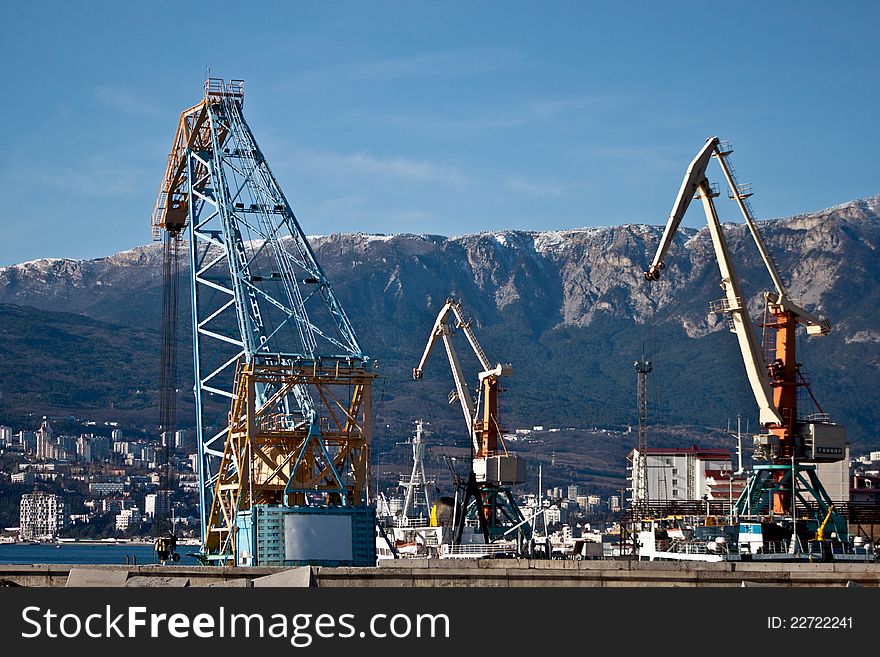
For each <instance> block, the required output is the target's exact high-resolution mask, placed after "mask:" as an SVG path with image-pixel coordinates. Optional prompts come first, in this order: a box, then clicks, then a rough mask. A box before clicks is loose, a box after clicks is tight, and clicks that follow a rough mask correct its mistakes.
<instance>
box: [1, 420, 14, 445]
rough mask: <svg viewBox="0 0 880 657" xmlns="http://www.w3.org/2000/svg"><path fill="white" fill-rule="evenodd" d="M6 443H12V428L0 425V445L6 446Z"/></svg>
mask: <svg viewBox="0 0 880 657" xmlns="http://www.w3.org/2000/svg"><path fill="white" fill-rule="evenodd" d="M7 445H12V429H11V428H10V427H7V426H2V425H0V447H6V446H7Z"/></svg>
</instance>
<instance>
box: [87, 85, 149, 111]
mask: <svg viewBox="0 0 880 657" xmlns="http://www.w3.org/2000/svg"><path fill="white" fill-rule="evenodd" d="M95 98H96V99H97V100H98V102H100V103H102V104H103V105H106V106H107V107H111V108H113V109H117V110H120V111H122V112H124V113H125V114H133V115H135V116H156V115H159V114H160V113H161V112H160V111H159V108H157V107H156V106H155V105H153V104H151V103H150V102H149V101H147V100H145V99H143V98H140V97H138V96H136V95H135V94H133V93H132V92H131V91H129V90H128V89H126V88H125V87H96V88H95Z"/></svg>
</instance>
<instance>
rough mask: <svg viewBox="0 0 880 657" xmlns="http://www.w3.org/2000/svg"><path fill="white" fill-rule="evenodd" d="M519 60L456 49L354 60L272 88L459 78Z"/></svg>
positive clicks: (511, 54) (509, 53)
mask: <svg viewBox="0 0 880 657" xmlns="http://www.w3.org/2000/svg"><path fill="white" fill-rule="evenodd" d="M522 65H523V63H522V57H521V55H519V54H518V53H517V52H515V51H513V50H506V49H502V48H487V47H484V48H456V49H449V50H439V51H433V52H423V53H418V54H412V55H405V56H400V57H388V58H383V59H374V60H370V59H358V60H354V61H347V62H342V63H339V64H334V65H331V66H325V67H323V68H320V69H312V70H309V71H307V72H303V73H299V74H296V75H294V76H293V77H291V78H290V79H289V80H288V81H286V82H281V83H279V84H278V85H276V89H277V90H283V91H288V92H290V91H309V92H314V90H315V89H317V88H324V89H326V88H329V87H336V86H347V85H350V84H352V83H354V82H375V81H381V80H398V79H403V78H412V77H416V78H419V79H425V78H433V79H437V78H462V77H473V76H481V75H488V74H491V73H496V72H498V71H501V70H505V69H512V68H514V67H521V66H522Z"/></svg>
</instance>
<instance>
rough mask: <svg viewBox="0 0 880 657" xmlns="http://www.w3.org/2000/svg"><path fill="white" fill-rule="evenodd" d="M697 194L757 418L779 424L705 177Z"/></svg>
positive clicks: (764, 365) (762, 360) (760, 354)
mask: <svg viewBox="0 0 880 657" xmlns="http://www.w3.org/2000/svg"><path fill="white" fill-rule="evenodd" d="M698 194H699V196H700V200H701V201H702V202H703V210H704V211H705V213H706V218H707V219H708V221H709V234H710V235H711V236H712V245H713V246H714V248H715V256H716V258H717V259H718V269H719V270H720V271H721V287H722V289H723V290H724V299H723V300H722V302H721V309H720V310H722V311H723V312H725V313H729V315H730V318H731V319H732V321H733V332H734V333H736V339H737V342H738V343H739V350H740V353H741V354H742V357H743V364H744V365H745V368H746V376H747V377H748V380H749V385H750V386H751V388H752V393H753V394H754V396H755V401H756V402H757V403H758V419H759V421H760V422H761V424H762V425H764V426H768V425H770V424H779V423H781V422H782V416H781V414H780V413H779V409H778V408H776V405H775V404H774V403H773V391H772V390H771V388H770V381H769V379H768V377H767V365H766V363H765V362H764V356H763V354H762V353H761V350H760V348H759V347H758V338H757V336H756V335H755V328H754V325H753V324H752V318H751V317H750V316H749V312H748V309H747V308H746V304H745V299H744V297H743V293H742V288H741V287H740V284H739V278H738V277H737V275H736V269H735V268H734V266H733V261H732V260H731V259H730V250H729V249H728V248H727V241H726V240H725V238H724V231H723V230H722V228H721V222H720V221H719V220H718V214H717V212H716V211H715V204H714V203H713V202H712V196H711V189H710V188H709V183H708V182H707V181H706V180H705V179H704V180H703V182H702V183H701V185H700V188H699V191H698Z"/></svg>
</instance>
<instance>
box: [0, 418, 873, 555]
mask: <svg viewBox="0 0 880 657" xmlns="http://www.w3.org/2000/svg"><path fill="white" fill-rule="evenodd" d="M90 424H92V425H94V426H93V427H91V428H92V430H91V431H89V432H87V433H80V434H79V435H72V434H68V433H64V432H59V431H56V430H55V429H54V428H53V425H52V422H51V421H50V420H49V419H47V418H45V417H44V418H43V419H42V420H41V421H40V422H39V426H37V427H35V428H34V429H13V428H12V427H8V426H0V500H2V501H3V502H2V507H0V511H2V514H3V515H2V523H0V543H28V542H33V543H51V542H72V541H80V542H93V541H102V542H120V541H122V542H126V541H135V542H152V541H153V540H154V538H155V535H156V533H157V531H156V530H157V529H158V525H159V522H158V521H159V519H161V518H163V517H165V518H168V519H169V520H170V522H171V523H172V526H173V531H174V533H175V534H176V535H177V536H178V537H179V539H180V540H181V542H182V543H186V542H190V543H192V544H193V545H197V544H198V543H199V540H200V527H199V511H198V502H199V499H198V491H199V478H198V463H199V459H198V454H197V452H196V451H195V445H194V443H193V440H192V439H191V438H190V437H189V436H190V432H187V431H184V430H179V431H176V432H175V433H174V434H171V435H167V436H163V438H162V439H161V440H150V439H149V438H148V437H146V436H145V435H142V432H134V431H133V432H132V433H133V434H135V435H133V436H126V435H125V434H124V433H123V431H122V430H121V429H119V428H118V427H117V426H114V425H115V424H116V423H112V422H108V423H102V426H96V425H97V423H90ZM545 431H547V432H552V431H555V430H553V429H549V428H548V429H546V430H545V428H544V427H534V428H531V429H519V430H516V431H514V432H512V433H511V434H510V435H508V436H507V438H508V440H509V441H510V442H511V443H515V441H516V440H517V439H520V440H522V439H524V438H528V437H530V436H537V435H541V434H542V433H544V432H545ZM626 435H629V432H627V433H625V434H624V436H626ZM166 438H167V440H166ZM166 449H167V453H168V454H169V461H168V462H170V463H171V466H172V473H173V474H172V477H171V481H172V487H171V492H170V495H163V494H162V492H161V490H160V488H161V486H162V467H163V466H162V463H163V454H164V453H165V452H166ZM421 454H423V452H422V453H421ZM738 460H739V461H740V463H737V461H738ZM640 463H644V464H645V467H647V477H646V483H647V499H646V500H645V502H647V503H648V504H673V505H674V504H675V503H676V502H681V503H686V502H687V501H689V500H703V501H706V502H707V503H711V504H716V503H718V504H720V505H721V507H720V508H722V509H723V510H724V512H725V513H731V512H732V511H731V509H732V508H733V502H734V501H735V500H736V499H738V498H739V497H740V496H741V494H742V492H743V490H744V487H745V485H746V483H747V480H748V476H749V473H748V472H747V471H746V470H744V469H743V466H742V463H741V457H740V456H739V455H738V454H733V453H731V452H728V451H725V450H723V449H718V448H698V447H696V446H693V447H689V448H649V449H648V450H647V458H646V459H645V460H644V461H642V460H641V459H640V458H639V454H638V449H637V448H635V447H634V448H633V450H632V451H631V452H630V453H629V455H628V458H627V463H626V464H625V465H624V466H623V467H625V468H626V469H627V471H628V472H629V473H630V475H631V476H630V477H628V482H629V483H631V482H632V481H633V479H634V478H635V479H638V472H636V473H635V475H634V477H633V471H634V469H637V468H638V467H639V464H640ZM412 471H413V472H414V473H416V474H415V475H414V476H413V475H410V476H406V475H405V474H401V475H400V480H399V482H397V484H398V485H392V486H385V487H384V488H381V489H378V490H377V496H376V506H377V515H378V518H379V520H380V521H381V520H382V519H383V518H384V520H385V522H386V523H387V524H388V525H389V528H390V527H391V526H393V525H396V526H404V527H407V528H412V527H417V526H419V525H424V526H427V525H428V519H429V516H430V514H431V510H432V506H434V503H435V501H436V500H437V499H438V498H439V497H440V496H442V495H443V494H450V493H451V490H450V488H451V486H450V483H451V482H446V484H444V482H442V481H439V477H438V476H437V474H436V473H434V474H426V469H425V465H424V463H423V462H421V463H419V462H415V461H414V462H413V470H412ZM818 474H819V477H820V479H821V481H822V483H823V485H824V487H825V490H826V491H828V493H829V495H831V497H832V499H834V500H835V501H836V502H837V503H838V504H839V505H840V506H843V505H844V503H850V502H851V503H855V504H856V505H858V504H870V505H873V504H877V503H880V451H872V452H870V453H868V454H863V455H856V456H852V457H850V455H849V451H848V450H847V458H846V459H845V460H841V461H835V462H833V463H830V464H820V466H819V468H818ZM536 483H537V485H538V486H540V481H538V482H536ZM589 489H590V486H589V485H588V484H584V483H574V482H572V483H569V484H567V485H561V486H560V485H557V486H553V487H549V488H543V490H542V493H541V494H540V495H539V494H537V493H536V492H531V491H528V490H526V487H525V486H520V487H518V488H517V491H516V492H517V494H516V502H517V505H518V506H519V510H520V513H521V514H522V517H523V518H527V519H529V520H530V522H531V523H532V525H533V527H532V529H533V530H534V532H535V535H536V536H543V537H545V539H546V540H549V543H550V549H551V550H552V551H553V553H554V554H555V555H559V557H560V558H563V557H564V556H566V555H569V556H571V555H575V554H576V555H577V556H578V558H612V557H615V556H620V555H621V553H622V552H621V550H626V549H627V548H626V546H623V547H622V546H621V516H622V513H623V511H624V509H625V508H626V507H632V506H633V499H632V494H633V489H632V487H631V485H629V486H628V487H626V488H624V489H623V490H621V492H620V494H618V495H610V496H607V497H603V496H600V495H597V494H590V492H589ZM538 490H541V489H540V488H539V489H538ZM165 500H170V505H171V506H170V508H165ZM869 538H870V537H869ZM400 543H401V544H404V542H402V541H401V542H400ZM590 545H592V547H590ZM411 547H414V548H417V549H416V550H415V551H413V552H412V553H411V554H410V555H409V556H416V555H419V556H429V548H430V547H431V546H429V545H424V544H422V545H418V546H416V545H415V544H414V543H413V545H412V546H411ZM434 547H435V548H436V547H438V546H436V545H435V546H434ZM435 556H436V554H435Z"/></svg>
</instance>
